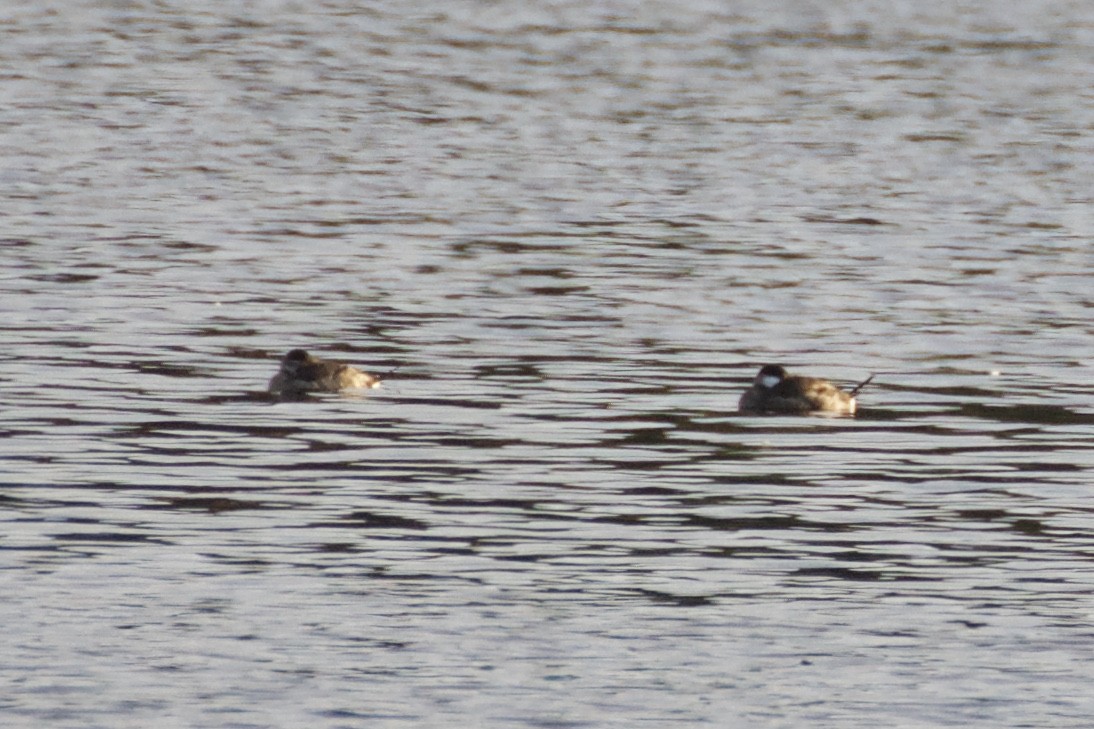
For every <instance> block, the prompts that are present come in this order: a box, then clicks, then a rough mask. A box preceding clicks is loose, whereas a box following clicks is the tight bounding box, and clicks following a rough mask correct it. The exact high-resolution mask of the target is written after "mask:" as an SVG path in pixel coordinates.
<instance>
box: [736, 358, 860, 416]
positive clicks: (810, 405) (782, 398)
mask: <svg viewBox="0 0 1094 729" xmlns="http://www.w3.org/2000/svg"><path fill="white" fill-rule="evenodd" d="M872 379H874V377H873V375H871V376H870V377H868V378H867V379H866V380H864V381H863V382H861V383H859V384H858V385H856V386H855V388H854V389H852V390H851V391H850V392H844V391H843V390H841V389H839V388H838V387H836V386H835V385H833V384H832V383H831V382H829V381H828V380H822V379H820V378H817V377H801V376H799V375H791V374H789V373H788V372H787V371H786V369H785V368H783V367H782V366H781V365H764V366H763V367H762V368H761V369H760V372H759V374H757V375H756V379H755V380H754V381H753V383H752V387H750V388H748V389H747V390H745V393H744V394H743V395H741V400H740V402H739V403H737V409H738V410H739V411H741V412H742V413H778V414H784V415H805V414H808V413H826V414H829V415H854V414H855V410H856V408H857V404H856V403H855V395H856V394H857V393H858V391H859V390H861V389H862V388H863V387H865V386H866V385H867V384H868V383H869V382H870V380H872Z"/></svg>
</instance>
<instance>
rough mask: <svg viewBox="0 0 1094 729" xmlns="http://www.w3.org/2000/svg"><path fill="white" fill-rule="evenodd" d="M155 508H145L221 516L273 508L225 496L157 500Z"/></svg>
mask: <svg viewBox="0 0 1094 729" xmlns="http://www.w3.org/2000/svg"><path fill="white" fill-rule="evenodd" d="M156 502H157V503H156V505H155V506H147V507H145V508H149V509H152V508H155V509H160V508H163V507H164V506H166V507H168V508H171V509H180V510H187V511H206V512H208V513H210V514H221V513H225V512H232V511H250V510H256V509H269V508H275V507H273V506H271V505H270V504H268V503H266V502H262V501H252V500H248V499H236V498H231V497H227V496H204V497H202V496H181V497H173V498H157V499H156Z"/></svg>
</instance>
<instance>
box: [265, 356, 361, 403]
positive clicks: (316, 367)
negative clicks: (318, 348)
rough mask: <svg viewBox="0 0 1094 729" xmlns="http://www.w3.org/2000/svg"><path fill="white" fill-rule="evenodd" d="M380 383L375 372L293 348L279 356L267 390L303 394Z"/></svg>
mask: <svg viewBox="0 0 1094 729" xmlns="http://www.w3.org/2000/svg"><path fill="white" fill-rule="evenodd" d="M379 386H380V378H379V377H376V376H375V375H370V374H369V373H367V372H362V371H361V370H359V369H357V368H356V367H351V366H350V365H348V364H344V363H342V362H334V361H332V360H325V359H320V358H318V357H313V356H312V355H310V354H308V353H307V352H306V351H304V350H303V349H294V350H291V351H290V352H289V353H288V354H286V355H285V356H284V357H282V358H281V369H280V370H278V372H277V374H276V375H274V376H273V377H272V378H271V379H270V385H269V391H270V393H271V394H274V395H303V394H305V393H309V392H340V391H342V390H352V389H369V388H374V387H379Z"/></svg>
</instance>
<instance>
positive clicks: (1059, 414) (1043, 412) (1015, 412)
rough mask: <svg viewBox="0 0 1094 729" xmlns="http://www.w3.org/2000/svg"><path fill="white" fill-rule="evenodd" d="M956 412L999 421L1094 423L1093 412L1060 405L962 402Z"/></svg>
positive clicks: (1055, 423)
mask: <svg viewBox="0 0 1094 729" xmlns="http://www.w3.org/2000/svg"><path fill="white" fill-rule="evenodd" d="M958 412H959V413H960V414H961V415H964V416H968V417H971V418H976V419H978V420H991V421H995V422H1000V423H1030V424H1039V425H1094V414H1092V413H1080V412H1075V411H1073V410H1070V409H1068V408H1066V407H1063V406H1060V405H1049V404H1032V403H1030V404H1017V405H999V406H995V405H986V404H983V403H962V404H961V405H960V407H959V409H958Z"/></svg>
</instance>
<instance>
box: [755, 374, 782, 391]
mask: <svg viewBox="0 0 1094 729" xmlns="http://www.w3.org/2000/svg"><path fill="white" fill-rule="evenodd" d="M760 384H761V385H763V386H764V387H766V388H767V389H768V390H770V389H771V388H772V387H774V386H775V385H777V384H779V378H778V377H776V376H775V375H764V376H763V377H762V378H761V379H760Z"/></svg>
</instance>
